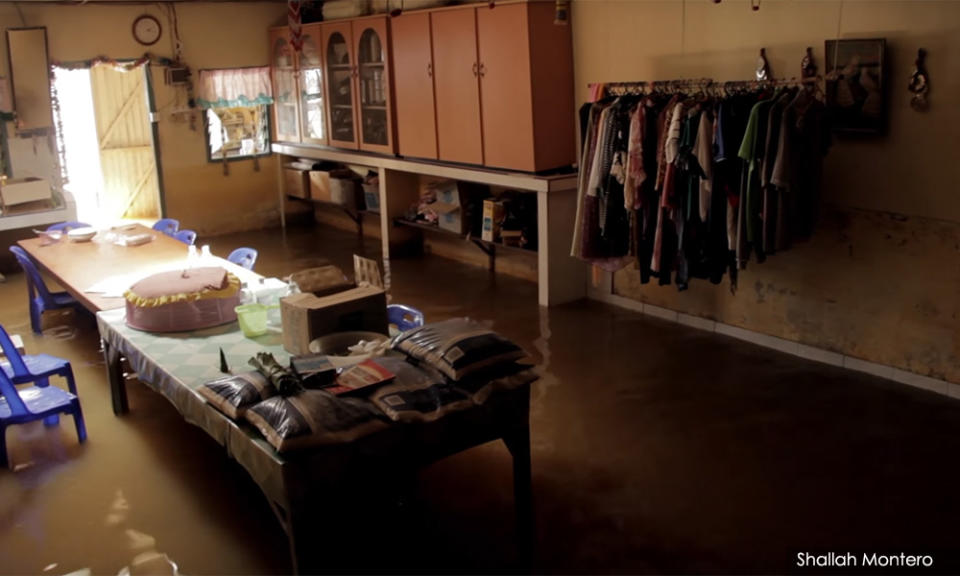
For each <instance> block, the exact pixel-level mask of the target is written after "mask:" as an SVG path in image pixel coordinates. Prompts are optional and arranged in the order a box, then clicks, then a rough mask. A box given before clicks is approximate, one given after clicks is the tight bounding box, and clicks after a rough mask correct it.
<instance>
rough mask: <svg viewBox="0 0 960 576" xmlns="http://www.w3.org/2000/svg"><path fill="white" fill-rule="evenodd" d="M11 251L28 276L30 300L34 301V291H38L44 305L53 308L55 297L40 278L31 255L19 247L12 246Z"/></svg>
mask: <svg viewBox="0 0 960 576" xmlns="http://www.w3.org/2000/svg"><path fill="white" fill-rule="evenodd" d="M10 251H11V252H13V255H14V256H16V257H17V262H19V263H20V267H21V268H23V271H24V272H25V273H26V274H27V290H29V292H30V299H31V300H32V299H33V293H34V290H36V292H37V293H38V294H40V299H41V300H43V303H44V304H45V305H50V306H51V307H52V306H53V304H54V302H53V296H51V295H50V290H49V289H48V288H47V285H46V283H44V281H43V277H41V276H40V272H39V271H38V270H37V267H36V266H34V265H33V260H31V259H30V255H29V254H27V252H26V250H24V249H23V248H21V247H19V246H11V247H10Z"/></svg>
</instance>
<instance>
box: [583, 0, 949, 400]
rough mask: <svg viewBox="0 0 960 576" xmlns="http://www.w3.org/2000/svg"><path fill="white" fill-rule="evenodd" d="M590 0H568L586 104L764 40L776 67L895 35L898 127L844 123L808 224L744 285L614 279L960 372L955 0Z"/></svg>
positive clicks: (860, 351)
mask: <svg viewBox="0 0 960 576" xmlns="http://www.w3.org/2000/svg"><path fill="white" fill-rule="evenodd" d="M749 4H750V3H749V2H748V1H745V0H723V2H721V3H720V4H714V3H713V2H712V1H711V0H687V1H656V0H650V1H642V2H628V1H622V0H590V1H578V2H574V3H573V12H572V17H573V22H574V27H573V34H574V59H575V73H576V87H577V88H576V89H577V100H578V104H579V103H583V102H584V101H586V99H587V96H588V91H587V85H588V84H589V83H591V82H603V81H631V80H666V79H672V78H699V77H710V78H713V79H715V80H745V79H749V78H751V76H752V74H753V71H754V69H755V66H756V61H757V55H758V53H759V49H760V48H761V47H764V48H766V52H767V57H768V59H769V61H770V65H771V68H772V71H773V75H774V76H776V77H791V76H798V75H799V68H800V60H801V58H802V56H803V54H804V49H805V48H806V47H807V46H812V47H813V48H814V54H815V57H816V60H817V62H818V64H819V66H820V71H821V72H823V70H824V55H823V52H824V48H823V46H824V40H826V39H833V38H886V41H887V52H886V56H887V63H888V67H887V80H888V94H887V98H888V128H887V130H886V134H884V135H883V136H879V137H872V138H861V139H849V138H847V139H836V140H835V141H834V143H833V146H832V148H831V150H830V152H829V155H828V156H827V158H826V159H825V161H824V175H823V194H822V196H823V199H824V202H825V205H824V209H823V211H822V215H821V216H822V217H821V219H820V222H819V227H818V229H817V231H816V233H815V234H814V236H813V238H812V239H811V240H810V241H809V242H807V243H804V244H800V245H798V246H796V247H795V248H794V249H792V250H790V251H788V252H783V253H780V254H777V255H775V256H774V257H772V258H769V259H768V260H767V261H766V262H765V263H763V264H756V263H753V262H752V263H751V264H750V265H749V266H748V269H747V270H746V271H744V272H742V273H741V277H740V288H739V290H738V292H737V293H736V294H732V293H731V291H730V289H729V286H728V284H727V283H726V282H725V283H724V284H723V285H721V286H713V285H711V284H709V283H706V282H693V283H691V287H690V290H688V291H686V292H682V293H678V292H677V290H676V288H675V287H672V286H665V287H661V286H656V285H641V284H640V281H639V274H638V273H637V272H636V271H635V270H632V269H627V270H623V271H621V272H618V273H616V274H615V275H614V278H613V282H612V290H613V292H614V293H615V294H618V295H621V296H626V297H628V298H632V299H635V300H640V301H643V302H648V303H651V304H655V305H658V306H663V307H666V308H670V309H672V310H678V311H681V312H685V313H688V314H694V315H697V316H702V317H706V318H710V319H714V320H718V321H721V322H724V323H727V324H731V325H734V326H739V327H742V328H746V329H749V330H753V331H757V332H761V333H765V334H771V335H774V336H778V337H782V338H787V339H790V340H795V341H799V342H801V343H804V344H808V345H811V346H816V347H820V348H826V349H829V350H833V351H836V352H840V353H843V354H847V355H850V356H854V357H857V358H862V359H865V360H870V361H873V362H879V363H883V364H887V365H892V366H895V367H899V368H903V369H907V370H911V371H914V372H918V373H921V374H924V375H929V376H934V377H937V378H943V379H947V380H950V381H953V382H960V363H958V356H960V324H958V322H957V313H958V300H960V298H958V296H960V257H958V252H960V195H958V194H957V193H956V190H957V189H958V185H960V172H958V171H957V170H954V169H952V168H951V167H952V166H953V165H954V164H956V162H957V158H958V157H960V108H958V107H957V106H955V105H953V104H952V103H954V102H957V101H958V98H960V77H958V75H957V73H956V72H957V70H958V69H960V29H958V27H960V2H940V1H925V0H916V1H870V0H866V1H856V2H854V1H846V2H842V1H839V0H807V1H797V0H779V1H773V0H765V1H763V2H762V3H761V8H760V10H759V11H751V9H750V5H749ZM921 47H922V48H925V49H926V50H927V51H928V53H929V55H928V58H927V68H928V71H929V73H930V77H931V79H932V82H931V86H932V92H931V99H932V106H931V108H930V110H929V111H927V112H924V113H920V112H917V111H914V110H913V109H912V108H910V106H909V96H910V95H909V93H908V92H907V90H906V83H907V80H908V78H909V76H910V73H911V72H912V69H913V61H914V58H915V57H916V54H917V49H918V48H921Z"/></svg>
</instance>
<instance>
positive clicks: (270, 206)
mask: <svg viewBox="0 0 960 576" xmlns="http://www.w3.org/2000/svg"><path fill="white" fill-rule="evenodd" d="M19 4H20V10H21V11H22V14H23V20H21V18H20V15H19V14H18V12H17V8H16V7H15V6H14V5H13V4H12V3H3V4H0V27H3V28H7V27H16V26H23V25H26V26H46V27H47V37H48V42H49V47H50V58H51V59H53V60H58V61H61V62H70V61H77V60H87V59H90V58H93V57H96V56H98V55H104V56H108V57H110V58H115V59H121V58H136V57H139V56H142V55H143V53H144V52H145V51H147V50H149V51H150V52H151V53H152V54H154V55H156V56H163V57H168V58H169V57H172V56H173V53H174V49H173V34H172V31H173V23H172V21H171V19H170V18H169V14H168V12H167V10H166V9H165V8H164V7H163V6H160V5H118V6H104V5H88V6H70V5H42V3H39V2H38V3H32V2H21V3H19ZM285 10H286V7H285V5H284V4H283V3H277V2H271V3H267V2H258V3H235V4H233V3H201V2H198V3H177V4H176V13H177V23H178V27H179V30H180V38H181V40H182V43H183V60H184V62H185V63H186V64H187V65H188V66H190V68H191V69H192V70H193V71H194V73H196V71H197V70H199V69H201V68H231V67H241V66H263V65H266V64H268V63H269V61H268V59H269V51H268V46H267V44H268V43H267V27H268V26H272V25H275V24H278V23H280V22H282V21H283V20H284V18H285ZM140 14H152V15H154V16H156V17H157V18H158V19H159V20H160V22H161V25H162V28H163V35H162V36H161V38H160V41H159V42H157V43H156V44H154V45H153V46H151V47H149V48H146V47H144V46H141V45H140V44H138V43H137V42H136V41H135V40H134V39H133V34H132V32H131V27H132V24H133V21H134V20H135V19H136V17H137V16H139V15H140ZM2 45H3V47H2V48H0V60H2V62H3V64H2V69H3V70H4V72H3V74H6V69H7V55H6V44H5V43H2ZM153 86H154V93H155V97H156V105H157V108H158V111H159V116H160V119H159V131H160V156H161V164H162V169H163V172H162V177H163V184H164V189H165V194H166V206H167V215H168V216H170V217H172V218H177V219H179V220H180V223H181V227H184V228H191V229H194V230H196V231H197V232H198V233H199V234H200V235H201V236H203V235H212V234H219V233H226V232H232V231H238V230H245V229H254V228H260V227H265V226H272V225H276V224H277V223H278V222H279V212H278V204H277V192H276V190H277V175H276V164H275V162H276V160H275V158H274V157H268V158H262V159H260V162H259V164H260V170H259V172H257V171H255V170H254V162H253V161H252V160H244V161H238V162H231V163H230V174H229V176H224V175H223V169H222V166H221V165H220V164H215V163H214V164H211V163H209V162H207V157H206V148H205V147H206V141H205V139H204V134H203V122H202V119H201V117H200V115H199V113H195V128H196V129H195V130H194V129H191V127H190V122H189V115H174V114H171V112H172V111H174V110H176V109H182V108H185V107H186V103H187V93H186V90H185V89H184V88H173V87H169V86H166V85H164V82H163V70H162V69H161V68H159V67H155V69H154V74H153Z"/></svg>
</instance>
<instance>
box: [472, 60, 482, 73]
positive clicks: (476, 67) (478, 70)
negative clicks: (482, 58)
mask: <svg viewBox="0 0 960 576" xmlns="http://www.w3.org/2000/svg"><path fill="white" fill-rule="evenodd" d="M479 73H480V65H479V64H477V63H476V62H474V63H473V75H474V76H478V75H479Z"/></svg>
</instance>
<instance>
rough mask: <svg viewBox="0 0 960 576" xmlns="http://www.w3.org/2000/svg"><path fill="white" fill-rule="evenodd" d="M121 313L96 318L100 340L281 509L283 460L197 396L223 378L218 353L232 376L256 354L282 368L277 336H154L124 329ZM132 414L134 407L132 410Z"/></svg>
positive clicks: (235, 330)
mask: <svg viewBox="0 0 960 576" xmlns="http://www.w3.org/2000/svg"><path fill="white" fill-rule="evenodd" d="M125 318H126V312H125V310H124V309H123V308H118V309H115V310H107V311H104V312H100V313H98V314H97V325H98V327H99V329H100V337H101V338H102V339H103V340H104V341H106V342H107V343H108V344H109V345H110V346H112V347H114V348H116V349H117V350H118V351H119V352H120V354H122V355H123V356H124V357H126V358H127V361H128V362H129V363H130V366H131V367H132V368H133V370H135V371H136V373H137V379H138V380H140V381H141V382H143V383H144V384H145V385H147V386H149V387H150V388H151V389H153V390H154V391H156V392H159V393H160V394H163V396H164V397H166V398H167V399H168V400H169V401H170V402H171V403H172V404H173V405H174V406H175V407H176V409H177V410H178V411H179V412H180V413H181V414H182V415H183V417H184V419H185V420H186V421H187V422H190V423H191V424H194V425H197V426H200V427H201V428H203V429H204V430H206V432H207V433H208V434H210V436H212V437H213V438H214V439H215V440H216V441H217V442H219V443H220V444H222V445H223V446H224V448H226V450H227V452H228V454H229V455H230V456H231V457H233V458H235V459H236V460H237V461H238V462H239V463H240V464H241V465H242V466H243V467H244V468H246V469H247V470H248V471H249V472H250V474H251V475H252V476H253V478H254V480H256V482H257V484H259V485H260V487H261V488H262V489H263V491H264V492H265V493H266V494H267V495H268V496H269V497H270V498H271V499H273V500H274V501H276V502H278V503H281V504H284V503H285V501H286V494H287V488H288V487H287V486H286V484H287V481H288V480H287V479H286V478H285V476H286V473H285V471H284V470H283V468H284V467H285V465H286V463H287V462H286V460H285V459H284V458H283V457H282V456H281V455H279V454H277V452H276V451H275V450H274V449H273V447H272V446H270V445H269V444H268V443H267V441H266V440H264V438H263V437H262V436H261V435H260V433H259V432H258V431H257V430H256V429H255V428H253V427H252V426H250V425H249V424H247V423H246V422H233V421H232V420H230V419H229V418H227V417H226V416H224V415H223V414H221V413H220V412H219V411H217V410H216V409H214V408H213V407H212V406H210V405H208V404H207V402H206V401H205V400H204V399H203V397H201V396H200V395H199V394H198V393H197V392H196V390H197V388H199V387H200V386H201V385H203V383H204V382H207V381H209V380H212V379H214V378H217V377H219V376H222V374H221V373H220V349H221V348H222V349H223V352H224V355H225V357H226V359H227V363H228V364H229V366H230V367H231V368H232V369H233V370H234V371H242V370H247V369H252V367H250V366H249V365H248V364H247V361H248V360H249V359H250V358H251V357H252V356H254V355H255V354H256V353H257V352H263V351H266V352H270V353H272V354H273V355H274V356H275V357H276V358H277V360H278V361H279V362H280V363H281V364H286V363H287V362H288V359H289V357H290V355H289V354H288V353H287V352H286V351H285V350H284V349H283V345H282V343H281V335H280V333H279V332H276V333H268V334H265V335H263V336H259V337H257V338H247V337H245V336H244V335H243V333H242V332H241V331H240V327H239V325H238V324H237V323H236V322H232V323H230V324H225V325H223V326H218V327H215V328H208V329H206V330H198V331H195V332H178V333H168V334H158V333H150V332H142V331H140V330H136V329H134V328H131V327H129V326H127V324H126V322H125ZM131 409H132V411H133V412H136V406H132V407H131Z"/></svg>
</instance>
